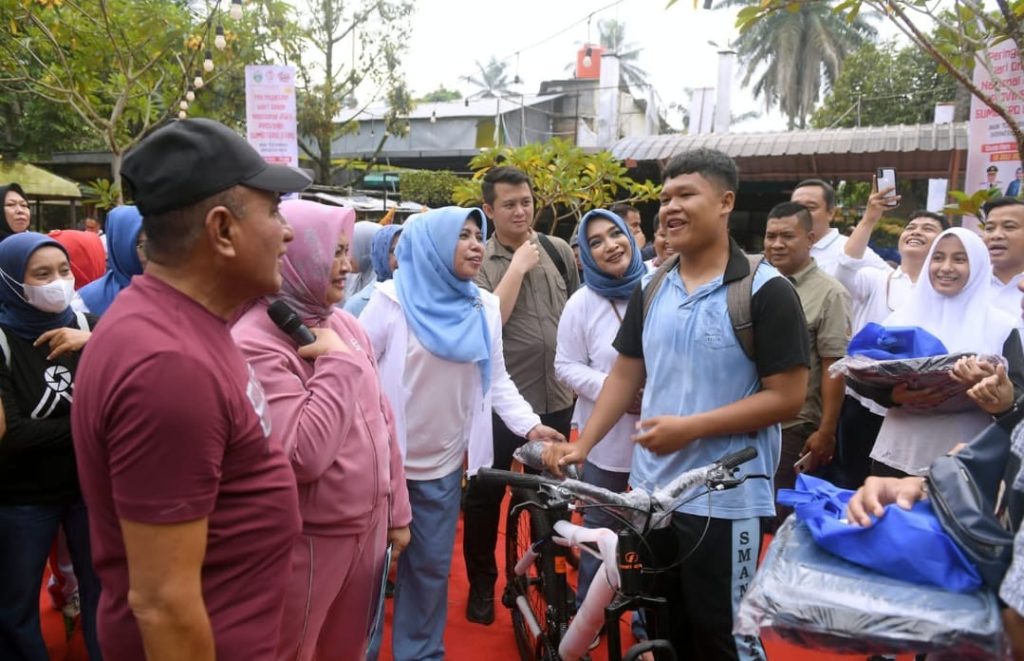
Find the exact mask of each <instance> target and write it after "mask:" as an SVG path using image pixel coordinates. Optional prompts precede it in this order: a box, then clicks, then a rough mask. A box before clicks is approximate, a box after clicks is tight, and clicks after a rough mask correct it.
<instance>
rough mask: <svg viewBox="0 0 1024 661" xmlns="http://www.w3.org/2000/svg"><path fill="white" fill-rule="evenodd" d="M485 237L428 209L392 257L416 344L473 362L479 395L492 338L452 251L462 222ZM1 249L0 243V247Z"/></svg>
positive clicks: (446, 213) (476, 294)
mask: <svg viewBox="0 0 1024 661" xmlns="http://www.w3.org/2000/svg"><path fill="white" fill-rule="evenodd" d="M474 214H475V216H476V217H475V219H476V220H478V221H479V222H480V229H481V230H482V231H483V233H484V236H485V237H486V235H487V221H486V220H485V219H484V214H483V212H482V211H480V209H463V208H461V207H444V208H441V209H432V210H431V211H427V212H425V213H422V214H419V216H418V217H417V218H416V219H415V220H414V221H413V222H410V223H406V224H405V225H404V228H405V229H404V230H403V231H402V238H401V239H399V240H398V246H397V247H396V249H395V256H396V257H398V270H397V271H395V289H396V290H397V292H398V301H399V302H400V303H401V305H402V312H403V313H404V314H405V320H406V322H408V324H409V327H410V328H411V329H412V332H413V333H414V334H415V335H416V339H418V340H419V341H420V344H422V345H423V346H424V347H425V348H426V349H427V351H429V352H430V353H432V354H434V355H435V356H437V357H438V358H443V359H445V360H450V361H452V362H455V363H477V364H478V365H479V367H480V379H481V384H482V387H483V391H484V392H485V393H486V392H487V391H488V390H489V389H490V387H491V334H490V331H489V329H488V328H487V317H486V315H485V312H484V308H483V305H482V304H481V302H480V290H479V289H478V288H477V286H476V285H475V284H474V283H473V281H472V280H463V279H462V278H459V277H458V276H456V275H455V249H456V247H457V244H458V242H459V233H460V232H461V231H462V226H463V225H464V224H465V223H466V219H467V218H470V217H473V215H474ZM0 245H2V244H0Z"/></svg>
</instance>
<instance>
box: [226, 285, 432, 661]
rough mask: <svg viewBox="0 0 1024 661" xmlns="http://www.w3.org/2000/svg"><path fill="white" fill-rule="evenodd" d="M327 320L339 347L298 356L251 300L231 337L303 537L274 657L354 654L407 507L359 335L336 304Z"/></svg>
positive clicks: (365, 343) (383, 401) (383, 407)
mask: <svg viewBox="0 0 1024 661" xmlns="http://www.w3.org/2000/svg"><path fill="white" fill-rule="evenodd" d="M327 325H328V326H329V327H330V328H332V329H333V330H334V331H335V332H336V333H337V334H338V335H339V336H340V337H341V339H342V340H344V341H345V342H347V343H348V344H349V346H350V347H351V351H350V352H348V353H328V354H325V355H323V356H320V357H319V358H317V359H316V360H315V361H313V362H311V361H307V360H303V359H302V358H300V357H299V356H298V354H297V353H296V347H295V343H294V342H293V341H292V340H291V339H290V338H289V337H288V336H286V335H285V334H284V333H283V332H282V331H280V330H279V329H278V328H277V327H275V326H274V324H273V323H272V322H271V321H270V318H269V317H268V316H267V308H266V305H265V304H263V303H259V304H256V305H254V306H253V307H252V308H251V309H249V310H248V311H247V312H246V313H245V314H244V315H242V317H241V318H240V319H239V320H238V321H237V322H236V323H235V325H234V326H233V328H232V331H231V333H232V335H233V336H234V338H235V341H236V342H238V344H239V346H240V347H241V349H242V352H243V354H245V357H246V359H247V360H248V362H249V364H250V365H252V367H253V369H254V370H255V371H256V375H257V377H258V378H259V380H260V382H261V383H262V384H263V389H264V391H265V392H266V394H267V401H268V404H269V407H270V414H271V421H272V427H273V429H272V437H273V438H276V439H279V440H280V441H281V442H282V443H283V444H284V447H285V452H286V454H287V455H288V457H289V458H290V460H291V464H292V468H293V469H294V471H295V477H296V479H297V481H298V487H299V508H300V510H301V512H302V521H303V534H302V535H301V536H300V538H299V540H298V541H297V543H296V545H295V548H294V551H293V555H292V581H291V583H290V585H289V589H288V594H287V596H286V599H285V606H284V620H283V623H282V628H281V643H280V645H279V647H278V658H279V659H282V660H284V659H289V660H292V659H300V660H306V659H312V658H314V656H316V657H319V658H322V659H338V660H341V659H362V658H363V655H364V651H365V647H366V644H367V642H368V637H369V633H370V632H369V628H370V625H371V620H372V617H373V607H374V605H375V603H376V599H377V596H378V590H379V585H380V581H381V572H382V570H383V556H384V550H385V548H386V544H387V530H388V528H389V527H392V528H397V527H403V526H407V525H409V523H410V521H411V520H412V512H411V509H410V507H409V496H408V491H407V490H406V486H405V474H404V471H403V469H402V458H401V451H400V448H399V447H398V443H397V442H395V441H394V438H395V435H394V424H393V420H392V414H391V407H390V405H389V404H388V401H387V398H386V397H385V396H384V394H383V393H382V391H381V388H380V380H379V377H378V373H377V365H376V363H375V361H374V357H373V350H372V348H371V347H370V342H369V339H368V338H367V336H366V333H365V332H364V331H363V330H362V328H361V327H360V326H359V323H358V322H357V321H356V319H355V317H353V316H352V315H350V314H349V313H347V312H343V311H342V310H340V309H337V310H335V311H334V312H333V314H332V316H331V317H330V318H329V319H328V321H327Z"/></svg>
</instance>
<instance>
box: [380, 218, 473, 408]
mask: <svg viewBox="0 0 1024 661" xmlns="http://www.w3.org/2000/svg"><path fill="white" fill-rule="evenodd" d="M474 214H475V215H476V219H477V220H479V222H480V229H481V230H482V231H483V233H484V237H485V238H486V236H487V221H486V220H485V216H484V214H483V212H482V211H480V209H463V208H461V207H443V208H441V209H432V210H430V211H427V212H425V213H423V214H420V215H419V216H418V217H417V218H416V220H415V221H414V222H411V223H406V224H405V225H404V229H403V231H402V235H401V238H400V239H399V240H398V246H397V247H396V248H395V256H396V257H397V258H398V269H397V270H396V271H395V276H394V279H395V289H396V291H397V292H398V301H399V303H401V305H402V311H403V312H404V313H405V320H406V322H407V323H408V324H409V327H410V328H411V329H412V332H413V333H414V334H415V335H416V339H418V340H419V341H420V344H422V345H423V346H424V347H425V348H426V349H427V351H429V352H430V353H432V354H434V355H435V356H437V357H438V358H443V359H444V360H450V361H452V362H455V363H477V364H478V365H479V367H480V380H481V384H482V386H483V391H484V392H485V393H486V392H487V391H488V390H489V389H490V387H491V334H490V331H489V330H488V328H487V317H486V315H485V312H484V308H483V304H482V303H481V301H480V290H479V289H478V288H477V286H476V285H475V284H474V283H473V281H472V280H463V279H462V278H459V277H458V276H456V275H455V271H454V268H455V248H456V246H457V244H458V242H459V233H460V232H461V231H462V226H463V225H464V224H465V223H466V219H467V218H470V217H472V216H473V215H474Z"/></svg>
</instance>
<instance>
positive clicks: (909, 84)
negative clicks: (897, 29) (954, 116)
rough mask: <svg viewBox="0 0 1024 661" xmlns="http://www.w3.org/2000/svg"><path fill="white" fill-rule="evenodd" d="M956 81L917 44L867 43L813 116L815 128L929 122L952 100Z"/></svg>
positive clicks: (848, 60) (847, 63)
mask: <svg viewBox="0 0 1024 661" xmlns="http://www.w3.org/2000/svg"><path fill="white" fill-rule="evenodd" d="M956 88H957V84H956V81H955V80H952V79H951V78H950V77H949V76H948V75H946V74H944V73H942V72H941V71H940V70H939V65H938V64H937V63H936V62H935V60H933V59H932V58H930V57H928V55H927V54H926V53H922V52H921V50H920V49H917V48H899V47H898V46H897V45H896V43H895V42H891V41H890V42H884V43H881V44H873V43H867V44H864V45H863V46H861V47H860V48H859V49H857V51H855V52H854V53H853V54H851V55H850V56H849V57H847V58H846V61H845V62H843V70H842V72H841V73H840V74H839V77H838V78H836V80H835V82H834V83H833V84H832V88H831V89H830V90H829V93H828V95H827V96H826V97H825V99H824V101H823V102H822V104H821V106H820V107H819V108H818V109H817V110H816V111H815V112H814V115H813V116H812V117H811V126H812V127H814V128H831V127H836V126H841V127H851V126H884V125H886V124H927V123H929V122H931V121H932V117H933V115H934V113H935V104H936V103H941V102H944V101H951V100H952V99H953V98H954V97H955V96H956V91H957V90H956Z"/></svg>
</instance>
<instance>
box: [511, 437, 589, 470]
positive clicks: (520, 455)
mask: <svg viewBox="0 0 1024 661" xmlns="http://www.w3.org/2000/svg"><path fill="white" fill-rule="evenodd" d="M545 444H546V441H528V442H526V443H523V444H522V445H520V446H519V447H518V448H516V451H515V452H513V453H512V456H513V457H514V458H515V460H516V461H518V462H519V463H521V464H522V465H524V466H527V467H529V468H532V469H533V470H536V471H545V467H544V460H543V459H541V454H542V453H543V452H544V447H545ZM564 470H565V475H566V477H570V478H572V479H574V480H578V479H580V469H579V466H577V465H576V464H570V465H568V466H566V467H565V469H564ZM545 474H549V473H547V472H546V471H545Z"/></svg>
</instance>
